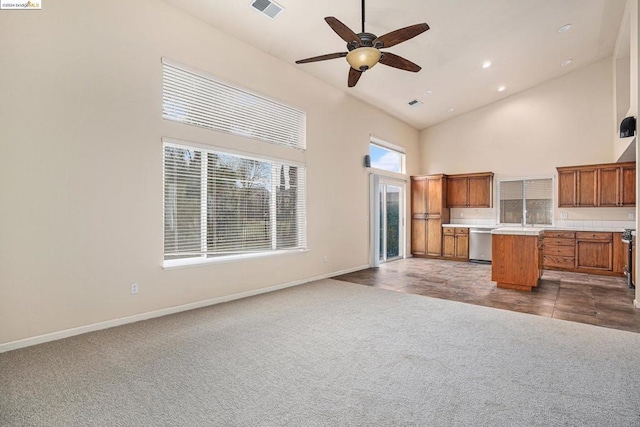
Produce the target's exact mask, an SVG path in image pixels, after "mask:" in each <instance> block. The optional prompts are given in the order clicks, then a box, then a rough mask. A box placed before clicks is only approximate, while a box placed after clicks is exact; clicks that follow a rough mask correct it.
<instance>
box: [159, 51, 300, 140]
mask: <svg viewBox="0 0 640 427" xmlns="http://www.w3.org/2000/svg"><path fill="white" fill-rule="evenodd" d="M162 62H163V64H162V76H163V78H162V116H163V117H164V118H165V119H168V120H174V121H176V122H180V123H185V124H189V125H195V126H201V127H205V128H209V129H215V130H217V131H222V132H227V133H231V134H234V135H240V136H244V137H248V138H255V139H259V140H262V141H266V142H270V143H274V144H280V145H285V146H288V147H293V148H297V149H302V150H304V149H305V148H306V114H305V113H304V112H302V111H299V110H296V109H295V108H291V107H289V106H287V105H283V104H280V103H278V102H275V101H272V100H270V99H267V98H264V97H262V96H259V95H256V94H253V93H251V92H248V91H245V90H242V89H239V88H236V87H233V86H230V85H228V84H225V83H223V82H220V81H218V80H216V79H215V78H214V77H212V76H209V75H206V74H204V73H199V72H195V71H191V70H188V69H187V67H184V66H180V65H178V64H175V63H173V62H171V61H169V60H167V59H163V61H162Z"/></svg>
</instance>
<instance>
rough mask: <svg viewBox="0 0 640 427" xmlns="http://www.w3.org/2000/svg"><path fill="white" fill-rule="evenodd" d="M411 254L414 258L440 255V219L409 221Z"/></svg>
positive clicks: (414, 219)
mask: <svg viewBox="0 0 640 427" xmlns="http://www.w3.org/2000/svg"><path fill="white" fill-rule="evenodd" d="M411 253H412V254H413V255H416V256H441V255H442V219H441V218H440V217H434V218H431V217H428V218H413V219H412V220H411Z"/></svg>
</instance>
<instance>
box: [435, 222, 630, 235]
mask: <svg viewBox="0 0 640 427" xmlns="http://www.w3.org/2000/svg"><path fill="white" fill-rule="evenodd" d="M442 226H443V227H459V228H460V227H462V228H490V229H492V230H495V229H525V228H526V229H528V230H541V231H544V230H566V231H602V232H606V233H622V232H623V231H624V228H620V227H592V226H582V227H556V226H553V225H543V226H540V225H538V226H533V227H531V226H525V227H520V226H509V225H496V224H493V225H477V224H442ZM514 231H516V230H514ZM634 233H635V232H634ZM501 234H515V233H513V232H510V233H506V232H505V233H501Z"/></svg>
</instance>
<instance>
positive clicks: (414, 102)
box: [407, 99, 422, 107]
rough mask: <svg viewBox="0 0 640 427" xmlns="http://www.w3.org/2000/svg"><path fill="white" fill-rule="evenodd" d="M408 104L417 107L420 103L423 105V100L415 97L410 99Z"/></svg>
mask: <svg viewBox="0 0 640 427" xmlns="http://www.w3.org/2000/svg"><path fill="white" fill-rule="evenodd" d="M407 104H409V107H417V106H418V105H422V102H420V101H418V100H417V99H414V100H413V101H409V102H408V103H407Z"/></svg>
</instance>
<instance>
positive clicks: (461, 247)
mask: <svg viewBox="0 0 640 427" xmlns="http://www.w3.org/2000/svg"><path fill="white" fill-rule="evenodd" d="M456 258H465V259H466V258H469V235H468V234H457V235H456Z"/></svg>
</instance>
